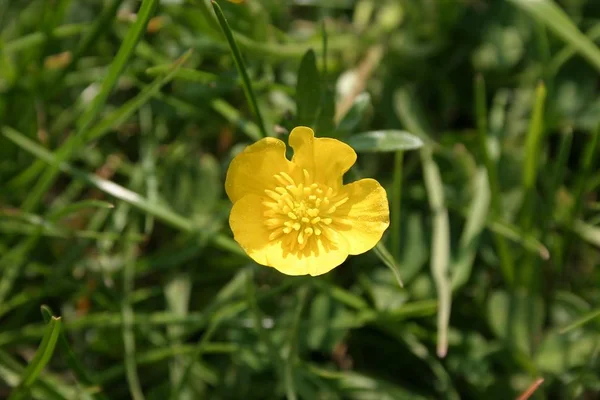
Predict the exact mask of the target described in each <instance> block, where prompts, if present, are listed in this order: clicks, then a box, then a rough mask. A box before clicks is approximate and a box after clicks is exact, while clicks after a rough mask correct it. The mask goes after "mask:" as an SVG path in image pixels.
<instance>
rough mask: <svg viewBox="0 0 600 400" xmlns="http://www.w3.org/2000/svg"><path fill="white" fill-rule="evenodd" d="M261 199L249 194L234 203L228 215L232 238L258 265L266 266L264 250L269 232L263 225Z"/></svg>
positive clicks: (267, 243)
mask: <svg viewBox="0 0 600 400" xmlns="http://www.w3.org/2000/svg"><path fill="white" fill-rule="evenodd" d="M262 202H263V197H261V196H258V195H255V194H249V195H247V196H244V197H242V198H241V199H240V200H238V201H236V202H235V203H234V204H233V207H232V208H231V213H230V214H229V226H230V227H231V230H232V231H233V238H234V239H235V241H236V242H238V243H239V245H240V246H241V247H242V249H244V251H245V252H246V254H248V255H249V256H250V258H252V259H253V260H254V261H256V262H257V263H259V264H262V265H267V257H266V253H265V251H264V249H265V248H266V247H267V246H268V245H269V231H268V230H267V228H266V227H265V225H264V220H265V217H264V216H263V211H264V210H263V209H264V206H263V205H262Z"/></svg>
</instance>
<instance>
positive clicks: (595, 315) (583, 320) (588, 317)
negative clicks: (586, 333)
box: [560, 309, 600, 334]
mask: <svg viewBox="0 0 600 400" xmlns="http://www.w3.org/2000/svg"><path fill="white" fill-rule="evenodd" d="M595 319H600V309H597V310H594V311H591V312H589V313H587V314H585V315H584V316H582V317H580V318H578V319H577V320H575V321H574V322H572V323H570V324H569V325H567V326H565V327H564V328H562V329H561V330H560V333H561V334H563V333H567V332H569V331H571V330H573V329H576V328H579V327H580V326H583V325H585V324H587V323H588V322H591V321H593V320H595Z"/></svg>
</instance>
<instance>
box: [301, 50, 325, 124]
mask: <svg viewBox="0 0 600 400" xmlns="http://www.w3.org/2000/svg"><path fill="white" fill-rule="evenodd" d="M320 104H321V76H320V75H319V70H318V69H317V57H316V55H315V52H314V51H313V50H312V49H311V50H308V51H307V52H306V54H304V57H302V61H301V62H300V69H299V70H298V80H297V83H296V107H297V112H296V125H298V126H310V127H314V126H315V120H316V119H317V114H318V113H319V107H320Z"/></svg>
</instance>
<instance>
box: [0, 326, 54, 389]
mask: <svg viewBox="0 0 600 400" xmlns="http://www.w3.org/2000/svg"><path fill="white" fill-rule="evenodd" d="M60 330H61V320H60V317H58V318H55V317H52V318H51V319H50V322H49V323H48V325H46V329H45V330H44V336H43V337H42V342H41V343H40V347H38V349H37V351H36V352H35V356H34V357H33V359H32V360H31V362H30V363H29V365H28V366H27V368H25V371H24V372H23V375H22V376H21V383H19V386H17V388H16V389H15V390H14V391H13V392H12V394H11V395H10V396H9V398H8V399H9V400H16V399H21V398H24V397H25V395H26V394H27V391H28V390H29V388H31V386H32V385H33V383H34V382H35V381H36V379H37V378H38V376H39V375H40V373H41V372H42V370H43V369H44V367H45V366H46V364H47V363H48V361H50V358H51V357H52V354H53V353H54V349H55V347H56V343H57V342H58V338H59V335H60Z"/></svg>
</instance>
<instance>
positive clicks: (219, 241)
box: [2, 126, 246, 256]
mask: <svg viewBox="0 0 600 400" xmlns="http://www.w3.org/2000/svg"><path fill="white" fill-rule="evenodd" d="M2 134H3V135H4V136H5V137H6V138H7V139H9V140H11V141H12V142H13V143H15V144H17V145H18V146H19V147H21V148H22V149H24V150H26V151H28V152H29V153H31V154H33V155H35V156H36V157H38V158H40V159H41V160H43V161H45V162H46V163H48V164H50V165H53V166H54V167H57V168H59V169H60V170H62V171H64V172H66V173H68V174H70V175H72V176H73V177H75V178H77V179H80V180H82V181H83V182H85V183H87V184H88V185H90V186H93V187H95V188H97V189H99V190H101V191H102V192H104V193H107V194H109V195H111V196H113V197H115V198H117V199H119V200H122V201H124V202H126V203H128V204H130V205H132V206H133V207H135V208H137V209H139V210H142V211H144V212H146V213H148V214H150V215H153V216H154V217H156V218H157V219H159V220H161V221H163V222H165V223H167V224H169V225H171V226H173V227H174V228H177V229H179V230H181V231H183V232H188V233H189V232H193V231H194V229H195V227H194V225H193V224H192V222H191V221H190V220H189V219H188V218H186V217H184V216H181V215H179V214H177V213H175V212H174V211H173V210H171V209H170V208H168V207H166V206H164V205H163V204H161V203H156V202H150V201H149V200H148V199H146V198H144V197H142V196H140V195H139V194H138V193H135V192H133V191H131V190H129V189H126V188H124V187H123V186H120V185H117V184H116V183H114V182H111V181H108V180H106V179H102V178H100V177H98V176H96V175H94V174H90V173H88V172H85V171H82V170H79V169H77V168H73V167H72V166H71V165H69V164H67V163H64V162H63V163H59V162H58V161H57V160H56V158H55V157H54V155H53V154H52V153H50V152H49V151H48V150H46V149H44V148H43V147H41V146H40V145H38V144H37V143H35V142H33V141H31V140H30V139H28V138H26V137H25V136H23V135H22V134H21V133H19V132H17V131H15V130H14V129H12V128H9V127H6V126H5V127H3V128H2ZM211 240H212V242H213V243H214V244H215V246H217V247H220V248H223V249H225V250H227V251H229V252H232V253H236V254H239V255H243V256H245V255H246V254H245V253H244V251H243V250H242V249H240V247H239V246H238V245H237V243H235V242H234V241H233V240H232V239H231V238H229V237H228V236H225V235H221V234H218V235H213V236H212V237H211Z"/></svg>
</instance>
